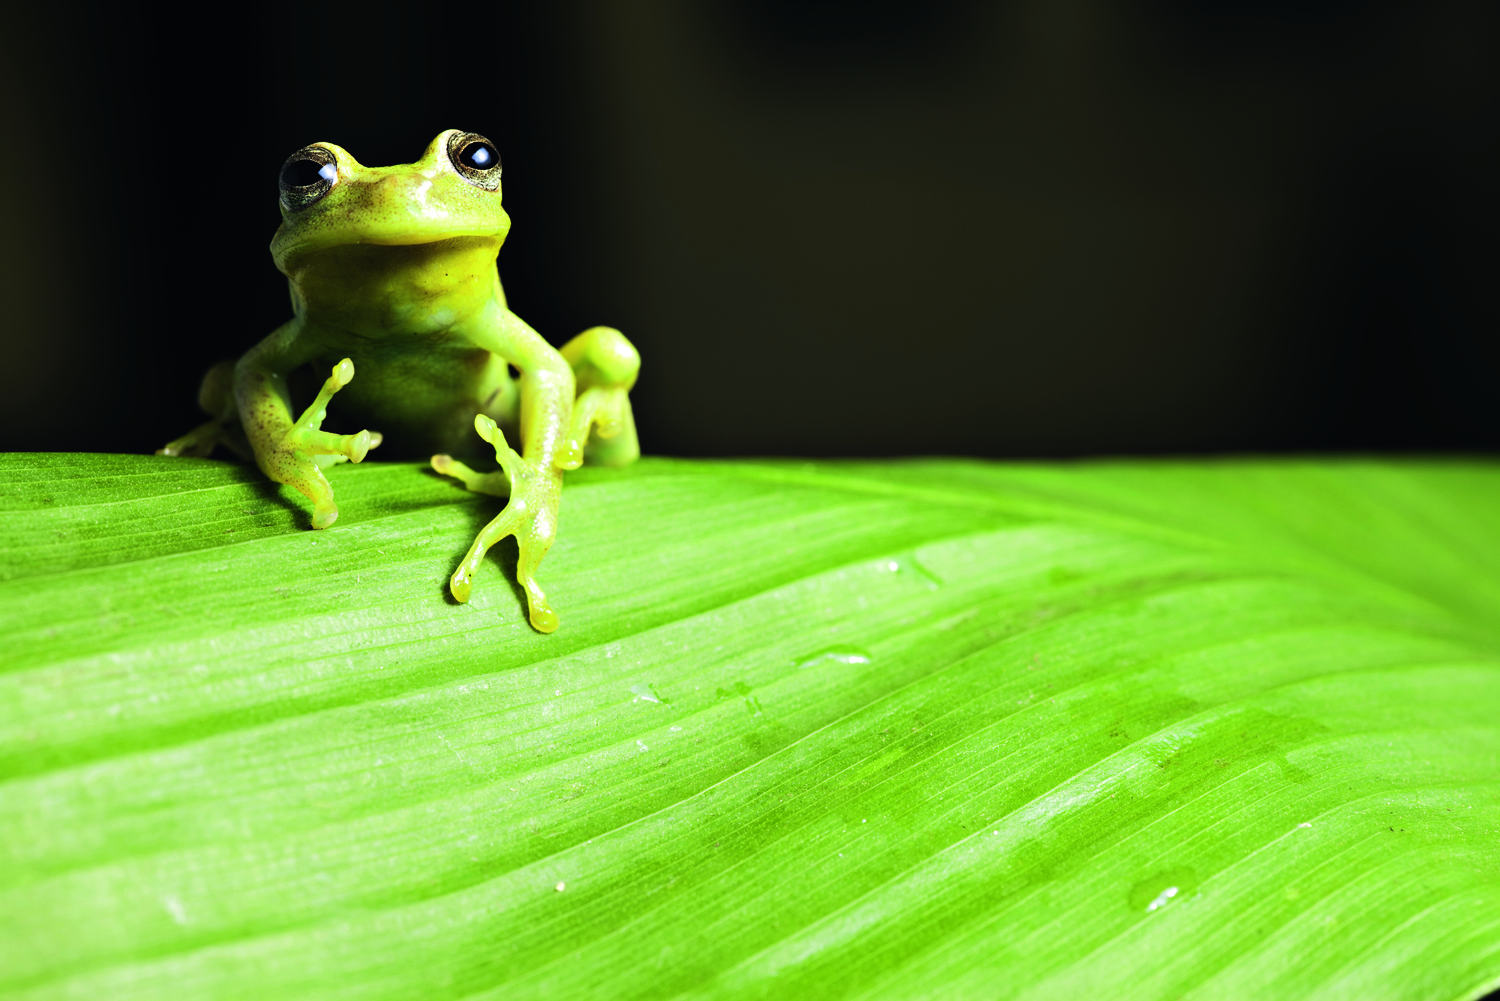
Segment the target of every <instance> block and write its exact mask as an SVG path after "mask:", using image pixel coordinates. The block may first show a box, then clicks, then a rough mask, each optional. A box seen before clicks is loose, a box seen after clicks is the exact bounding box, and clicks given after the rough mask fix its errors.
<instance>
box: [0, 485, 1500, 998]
mask: <svg viewBox="0 0 1500 1001" xmlns="http://www.w3.org/2000/svg"><path fill="white" fill-rule="evenodd" d="M331 475H332V477H333V480H334V485H335V489H336V490H337V493H338V497H339V501H340V506H341V511H342V516H341V519H340V521H339V523H338V524H337V525H335V526H334V527H333V528H331V529H329V530H327V531H324V532H313V531H310V530H307V529H306V528H305V526H306V523H307V522H306V513H305V511H304V509H303V505H302V501H301V500H300V498H298V497H296V496H295V495H293V494H290V493H288V492H287V491H284V490H279V489H276V488H273V487H271V486H269V485H267V484H266V483H265V482H263V480H262V479H261V477H260V476H259V474H257V473H256V472H255V471H254V470H253V469H249V468H247V467H242V466H236V465H229V464H223V463H216V462H210V461H206V460H188V459H165V458H155V457H132V456H106V455H57V456H40V455H10V456H4V457H0V511H3V512H4V524H5V528H6V531H5V533H4V537H3V538H0V849H3V852H4V855H3V858H0V995H3V996H4V997H6V998H37V999H40V998H78V999H84V998H87V999H99V998H109V999H130V998H164V997H170V998H173V999H183V998H256V999H263V998H340V999H343V998H349V999H353V998H401V999H407V998H421V999H439V998H459V997H474V998H497V999H503V1001H517V999H521V998H543V997H546V998H560V997H590V998H599V997H608V998H661V997H672V996H676V995H686V996H691V997H705V998H706V997H721V996H723V997H728V996H735V997H739V996H756V997H760V996H764V997H793V998H803V997H818V998H826V999H834V998H851V999H853V998H913V997H942V998H949V997H954V998H958V997H973V998H999V997H1018V998H1019V997H1024V998H1087V997H1106V996H1108V997H1123V998H1163V997H1194V998H1236V999H1239V998H1260V997H1264V998H1300V997H1330V998H1345V997H1349V998H1424V999H1426V998H1436V999H1447V998H1453V999H1460V998H1473V997H1477V996H1478V995H1479V994H1481V993H1483V991H1484V990H1485V989H1486V988H1487V987H1492V986H1494V985H1496V984H1497V983H1500V465H1497V464H1495V463H1491V462H1478V461H1475V462H1465V461H1442V462H1437V461H1433V462H1374V461H1345V462H1328V461H1323V462H1245V461H1238V462H1198V463H1166V462H1136V463H1130V462H1117V463H1094V464H1075V465H1050V466H1048V465H998V464H984V463H977V462H938V461H933V462H903V463H886V464H880V463H865V464H860V463H825V464H806V463H727V462H726V463H706V462H681V461H668V460H660V459H658V460H645V461H643V462H641V463H640V464H639V465H638V466H637V467H635V468H633V469H630V470H626V471H622V472H611V471H591V470H585V471H582V472H580V473H577V474H570V475H569V481H568V486H567V489H566V491H565V494H564V499H563V511H562V531H561V535H560V536H559V540H558V543H557V545H556V547H555V548H554V549H553V551H552V554H551V555H550V556H548V558H547V560H546V561H545V562H544V563H543V565H542V582H543V584H544V586H546V588H547V591H548V595H549V597H550V598H551V599H552V601H553V603H554V607H556V608H557V609H558V611H559V613H560V614H561V616H562V627H561V629H560V630H559V631H558V632H557V633H555V634H553V635H551V636H542V635H539V634H537V633H535V632H533V631H532V630H531V629H530V627H529V626H528V625H527V624H526V619H525V614H524V605H523V601H522V597H521V595H520V594H519V593H518V589H517V588H516V586H515V585H514V584H512V583H511V582H510V580H509V577H508V572H507V563H509V564H510V565H511V566H512V567H513V565H514V548H513V546H511V548H509V549H507V548H506V546H501V547H500V550H499V553H498V555H497V557H496V558H492V559H491V560H489V562H488V565H487V566H486V568H485V570H484V572H483V573H482V574H481V575H480V577H479V579H478V582H477V586H476V589H475V592H474V598H473V600H472V601H471V602H470V603H469V604H467V605H458V604H456V603H454V602H452V600H451V599H450V598H449V597H448V596H447V593H446V590H445V584H446V581H447V578H448V575H449V574H450V573H451V572H452V570H453V568H454V566H455V565H456V563H457V561H458V559H459V558H460V557H461V556H462V554H463V552H464V550H465V549H466V548H467V546H468V544H469V541H470V540H471V538H472V536H473V534H474V532H475V531H476V529H477V528H478V527H479V526H480V525H482V524H483V523H484V521H485V520H486V519H488V518H490V517H493V515H494V514H495V513H496V512H497V511H498V509H499V503H500V502H499V501H495V500H493V499H489V498H484V497H479V496H474V495H470V494H466V493H464V492H463V491H461V490H458V489H456V488H455V487H454V486H453V485H451V484H449V483H447V482H444V481H442V480H440V479H439V478H437V477H435V476H433V475H431V474H429V473H426V472H424V471H422V470H420V469H418V468H416V467H413V466H405V465H381V464H375V463H370V464H365V465H361V466H357V467H348V466H345V467H339V468H338V469H336V470H334V471H333V473H332V474H331Z"/></svg>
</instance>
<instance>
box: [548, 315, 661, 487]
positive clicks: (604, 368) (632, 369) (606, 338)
mask: <svg viewBox="0 0 1500 1001" xmlns="http://www.w3.org/2000/svg"><path fill="white" fill-rule="evenodd" d="M562 356H563V357H564V358H565V359H567V362H568V364H569V365H571V366H572V367H573V378H574V380H575V381H576V382H577V384H578V398H577V399H576V400H574V401H573V416H572V419H571V421H569V424H568V444H567V446H566V447H564V449H563V450H562V452H561V453H560V454H559V456H558V463H557V464H558V467H559V468H560V469H577V468H578V467H579V466H581V465H582V464H583V462H584V460H585V458H587V460H588V461H589V462H590V463H595V464H598V465H604V466H625V465H629V464H630V463H632V462H634V461H635V460H636V459H638V458H639V457H640V454H641V446H640V443H639V442H638V441H637V439H636V434H635V415H634V413H633V412H632V411H631V409H630V388H631V387H632V386H634V385H635V380H636V376H637V375H639V374H640V371H641V356H640V354H639V353H638V352H637V351H636V350H635V346H634V345H632V344H631V343H630V342H629V341H627V340H626V339H625V335H624V334H622V333H620V332H619V331H618V330H615V329H614V328H613V327H593V328H591V329H589V330H585V331H584V332H583V333H581V334H579V335H578V336H577V337H575V338H573V339H572V340H571V341H569V342H568V343H566V344H564V345H563V346H562ZM590 432H592V437H593V440H592V441H590Z"/></svg>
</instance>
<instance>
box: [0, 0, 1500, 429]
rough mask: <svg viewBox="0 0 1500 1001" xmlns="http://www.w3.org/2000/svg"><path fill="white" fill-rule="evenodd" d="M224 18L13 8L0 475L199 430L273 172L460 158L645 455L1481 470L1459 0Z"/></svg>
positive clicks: (685, 3)
mask: <svg viewBox="0 0 1500 1001" xmlns="http://www.w3.org/2000/svg"><path fill="white" fill-rule="evenodd" d="M235 9H236V8H232V7H223V6H216V5H200V6H198V7H196V8H192V9H191V10H192V11H194V12H192V13H178V14H168V13H165V12H159V13H154V14H153V13H148V12H142V11H141V10H139V9H128V8H123V7H115V8H113V9H112V10H104V9H101V10H97V11H92V12H88V13H85V11H83V10H81V9H79V8H76V7H73V6H70V5H63V4H52V5H51V6H50V7H34V8H31V10H32V13H31V14H30V15H28V16H29V17H30V20H29V21H28V22H27V23H25V24H22V23H20V22H18V21H16V20H14V19H15V18H16V17H17V16H18V15H17V14H14V13H12V14H10V15H7V16H9V17H10V18H12V20H11V21H10V22H9V23H8V24H7V26H6V27H5V29H4V30H3V31H0V38H3V42H0V45H3V46H4V51H0V74H3V76H0V94H3V98H0V110H3V115H4V119H3V121H0V134H3V136H4V142H5V146H4V149H3V150H0V154H3V156H0V169H3V172H4V173H3V177H0V184H3V188H4V191H5V192H6V200H5V204H6V213H5V221H6V225H5V229H4V236H3V240H0V246H3V255H4V257H3V260H0V275H3V281H4V286H3V289H0V294H3V297H4V298H3V302H4V303H5V306H4V308H3V310H0V324H3V326H0V448H4V449H7V450H17V449H24V450H53V449H57V450H76V451H132V452H149V451H151V450H153V449H155V448H156V447H158V446H159V445H161V444H162V443H164V442H165V441H166V440H168V439H169V438H172V437H175V436H176V435H178V434H180V433H182V432H184V431H186V430H187V429H188V428H189V427H191V426H193V425H194V424H196V423H198V421H199V420H200V417H199V415H198V413H197V409H196V405H195V402H194V401H195V395H196V388H197V383H198V379H199V377H200V376H201V374H202V372H203V371H204V370H205V369H206V368H207V367H208V366H209V365H210V364H212V363H213V362H214V361H216V360H218V359H220V358H223V357H228V356H233V355H236V354H238V353H239V352H241V351H243V350H244V349H245V348H247V347H249V346H250V345H251V344H253V343H254V342H255V341H256V340H258V339H259V338H260V337H262V336H264V335H265V334H266V333H268V332H269V331H270V330H271V329H272V328H273V327H275V326H277V325H278V324H279V323H281V322H283V321H284V320H285V319H286V318H287V316H288V315H289V312H290V311H289V306H288V304H287V297H286V290H285V284H284V280H283V279H282V278H281V277H280V276H279V275H278V274H277V273H276V271H275V269H274V268H273V266H272V264H271V260H270V255H269V254H268V253H267V250H266V245H267V243H268V242H269V240H270V237H271V233H272V232H273V230H274V229H275V227H276V225H277V223H278V222H279V214H278V211H277V205H276V184H275V181H276V174H277V171H278V169H279V167H280V164H281V161H282V160H283V158H285V156H286V155H287V154H288V153H290V152H291V151H292V150H294V149H297V148H298V147H300V146H302V145H304V144H306V143H309V142H313V141H318V140H327V141H332V142H336V143H339V144H340V145H342V146H344V147H345V148H347V149H348V150H349V151H350V152H351V153H353V154H354V155H355V156H356V157H357V158H359V159H360V160H361V161H362V162H364V163H366V164H371V165H383V164H390V163H402V162H408V161H410V160H411V159H413V158H415V157H416V156H417V155H418V154H419V153H420V152H421V151H422V149H423V148H424V147H425V145H426V144H427V142H428V141H429V140H430V139H431V138H432V137H433V136H434V135H436V134H437V133H438V132H439V131H440V130H442V129H446V128H450V127H458V128H464V129H471V130H475V131H478V132H482V133H484V134H486V135H488V136H490V137H491V138H492V139H493V140H494V141H495V142H496V144H497V145H498V146H499V148H500V151H501V154H502V156H503V158H504V163H505V202H506V206H507V208H508V210H509V211H510V214H511V216H512V220H513V229H512V232H511V236H510V241H509V243H508V244H507V246H506V247H505V249H504V250H503V251H502V252H501V255H500V269H501V274H502V275H503V277H504V279H505V284H506V289H507V292H508V294H509V296H510V299H511V304H512V306H513V308H514V309H515V310H516V311H517V312H518V313H519V314H520V315H521V316H523V317H525V318H526V319H527V320H528V321H529V322H531V323H532V325H533V326H535V327H537V329H539V330H541V331H542V332H543V334H545V335H546V336H547V337H549V338H550V339H551V340H552V341H553V342H554V343H557V344H561V343H562V342H563V341H564V340H566V339H567V338H569V337H571V336H572V335H573V334H574V333H576V332H578V331H579V330H582V329H584V328H585V327H588V326H591V325H593V324H596V323H608V324H611V325H614V326H618V327H620V328H621V329H622V330H624V331H625V333H626V334H627V335H628V336H629V337H630V338H631V339H632V340H633V341H634V342H635V343H636V344H637V346H638V347H639V348H640V349H641V352H642V355H643V356H644V369H643V374H642V377H641V381H640V384H639V386H638V387H637V390H636V393H635V400H636V408H637V414H638V417H639V423H640V426H641V433H642V439H643V443H644V446H645V448H646V450H647V451H649V452H654V453H658V454H688V455H734V454H800V455H895V454H912V453H943V454H975V455H989V456H1034V455H1077V454H1096V453H1163V452H1224V451H1264V450H1278V451H1288V450H1304V451H1305V450H1361V451H1371V450H1376V451H1391V450H1413V449H1416V450H1428V451H1432V450H1492V449H1494V448H1496V446H1497V445H1500V416H1497V413H1496V408H1495V406H1494V401H1495V393H1494V389H1493V387H1494V383H1495V378H1496V361H1497V351H1496V332H1497V330H1500V324H1497V319H1500V317H1497V299H1496V295H1495V273H1496V272H1495V264H1496V260H1495V249H1494V248H1495V234H1496V232H1497V225H1496V224H1497V222H1500V219H1497V216H1500V212H1497V194H1496V158H1495V152H1496V149H1495V146H1496V144H1495V134H1496V123H1497V121H1500V116H1497V110H1500V109H1497V101H1496V98H1497V93H1500V88H1497V67H1500V5H1496V4H1494V3H1492V2H1480V0H1432V2H1424V3H1415V2H1412V3H1406V4H1392V3H1380V2H1368V0H1367V2H1347V3H1346V2H1333V0H1276V2H1262V3H1248V2H1236V0H1218V2H1215V3H1212V4H1205V3H1201V2H1190V0H1007V2H992V3H974V2H959V0H922V2H911V3H906V2H895V0H861V2H852V0H850V2H845V0H838V2H830V0H824V2H812V0H801V2H795V0H786V2H782V0H761V2H752V0H712V2H710V0H692V2H690V0H629V2H627V0H615V2H605V0H596V2H584V0H562V2H555V3H550V4H545V5H540V4H526V5H519V4H514V5H513V4H506V3H495V4H449V5H407V6H404V7H400V8H394V7H393V8H390V9H388V10H387V9H383V8H381V7H379V6H378V5H370V4H360V5H334V4H328V5H312V4H305V5H263V7H262V9H260V10H259V11H258V12H256V13H253V14H234V13H226V11H231V12H232V11H234V10H235ZM38 11H40V13H38ZM328 427H329V428H330V429H331V430H339V431H349V430H354V429H353V428H352V427H350V428H344V427H340V426H339V425H338V421H337V405H336V404H335V406H334V407H333V408H332V411H331V416H330V419H329V424H328Z"/></svg>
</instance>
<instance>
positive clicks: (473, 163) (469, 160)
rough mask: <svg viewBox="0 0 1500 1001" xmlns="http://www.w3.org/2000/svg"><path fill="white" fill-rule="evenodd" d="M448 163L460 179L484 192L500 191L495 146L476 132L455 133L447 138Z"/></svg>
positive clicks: (498, 156)
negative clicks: (482, 189)
mask: <svg viewBox="0 0 1500 1001" xmlns="http://www.w3.org/2000/svg"><path fill="white" fill-rule="evenodd" d="M448 162H449V163H452V164H453V169H454V170H456V171H457V172H458V174H459V176H460V177H462V178H463V179H464V180H466V181H468V182H469V183H470V184H473V185H475V186H476V187H480V188H484V189H485V190H486V191H499V190H500V154H499V153H498V152H497V151H496V150H495V144H494V143H492V142H490V141H489V140H488V139H486V138H485V137H484V136H482V135H480V134H479V133H477V132H455V133H453V134H452V135H450V136H449V137H448Z"/></svg>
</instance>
